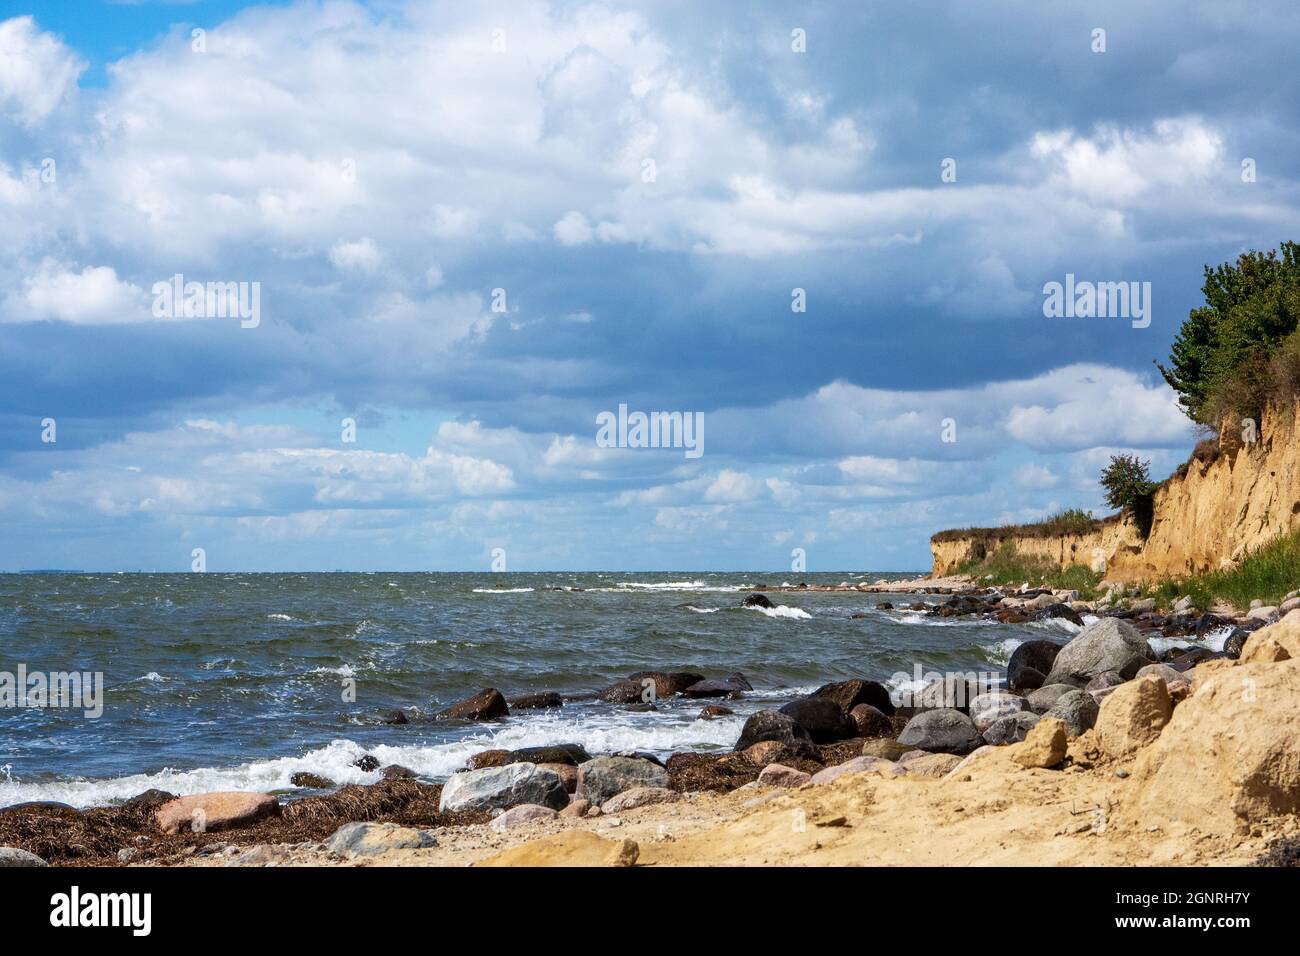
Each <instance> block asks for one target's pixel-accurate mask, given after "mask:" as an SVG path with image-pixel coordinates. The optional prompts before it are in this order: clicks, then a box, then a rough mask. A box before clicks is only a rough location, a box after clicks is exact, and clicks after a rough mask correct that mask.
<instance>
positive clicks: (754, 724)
mask: <svg viewBox="0 0 1300 956" xmlns="http://www.w3.org/2000/svg"><path fill="white" fill-rule="evenodd" d="M764 740H776V741H779V742H780V743H783V744H785V745H786V746H787V747H790V748H792V749H795V750H803V751H807V750H813V751H814V752H815V748H813V742H812V737H811V736H810V735H809V733H808V731H806V730H804V729H803V727H801V726H800V725H799V722H798V721H796V720H795V719H794V718H793V717H791V716H790V715H789V714H782V713H778V712H777V711H775V710H759V711H755V712H754V713H752V714H750V715H749V719H748V720H746V721H745V726H744V727H742V728H741V729H740V739H739V740H737V741H736V750H748V749H749V748H750V747H752V746H754V744H757V743H762V742H763V741H764Z"/></svg>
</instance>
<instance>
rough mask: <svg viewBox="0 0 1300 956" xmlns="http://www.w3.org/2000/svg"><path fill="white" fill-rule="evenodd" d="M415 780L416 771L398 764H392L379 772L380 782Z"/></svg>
mask: <svg viewBox="0 0 1300 956" xmlns="http://www.w3.org/2000/svg"><path fill="white" fill-rule="evenodd" d="M415 778H416V773H415V771H414V770H412V769H411V768H410V767H403V766H402V765H401V764H396V763H390V764H389V765H388V766H387V767H384V768H383V769H382V770H380V771H379V779H380V780H414V779H415Z"/></svg>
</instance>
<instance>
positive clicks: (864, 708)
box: [849, 704, 894, 737]
mask: <svg viewBox="0 0 1300 956" xmlns="http://www.w3.org/2000/svg"><path fill="white" fill-rule="evenodd" d="M849 720H851V721H853V726H854V729H855V734H854V736H857V737H883V736H884V735H886V734H892V733H893V732H894V722H893V721H892V720H890V719H889V718H888V717H886V716H885V715H884V714H882V713H881V712H880V711H879V710H877V709H876V708H875V707H872V706H871V705H870V704H858V705H857V706H856V707H854V708H853V709H852V710H851V711H849Z"/></svg>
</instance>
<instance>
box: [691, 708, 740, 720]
mask: <svg viewBox="0 0 1300 956" xmlns="http://www.w3.org/2000/svg"><path fill="white" fill-rule="evenodd" d="M735 713H736V712H735V711H734V710H732V709H731V708H730V707H723V706H722V705H721V704H706V705H705V706H704V707H701V708H700V713H699V716H698V717H697V718H696V719H697V720H716V719H717V718H718V717H731V716H732V715H733V714H735Z"/></svg>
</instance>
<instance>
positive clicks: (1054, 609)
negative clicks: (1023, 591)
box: [1029, 602, 1083, 627]
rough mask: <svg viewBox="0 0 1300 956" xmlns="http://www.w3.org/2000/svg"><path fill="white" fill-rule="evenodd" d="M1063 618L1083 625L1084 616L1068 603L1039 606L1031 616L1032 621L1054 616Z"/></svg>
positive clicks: (1049, 618) (1044, 619) (1048, 619)
mask: <svg viewBox="0 0 1300 956" xmlns="http://www.w3.org/2000/svg"><path fill="white" fill-rule="evenodd" d="M1057 617H1059V618H1061V619H1062V620H1065V621H1069V622H1070V623H1071V624H1074V625H1077V626H1079V627H1083V618H1081V617H1079V615H1078V613H1077V612H1076V611H1075V610H1074V609H1073V608H1071V607H1070V606H1069V605H1068V604H1060V603H1055V602H1054V603H1051V604H1048V605H1046V606H1044V607H1041V608H1039V609H1038V610H1037V611H1035V612H1034V613H1033V614H1031V615H1030V616H1029V619H1030V620H1031V621H1050V620H1052V619H1053V618H1057Z"/></svg>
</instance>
